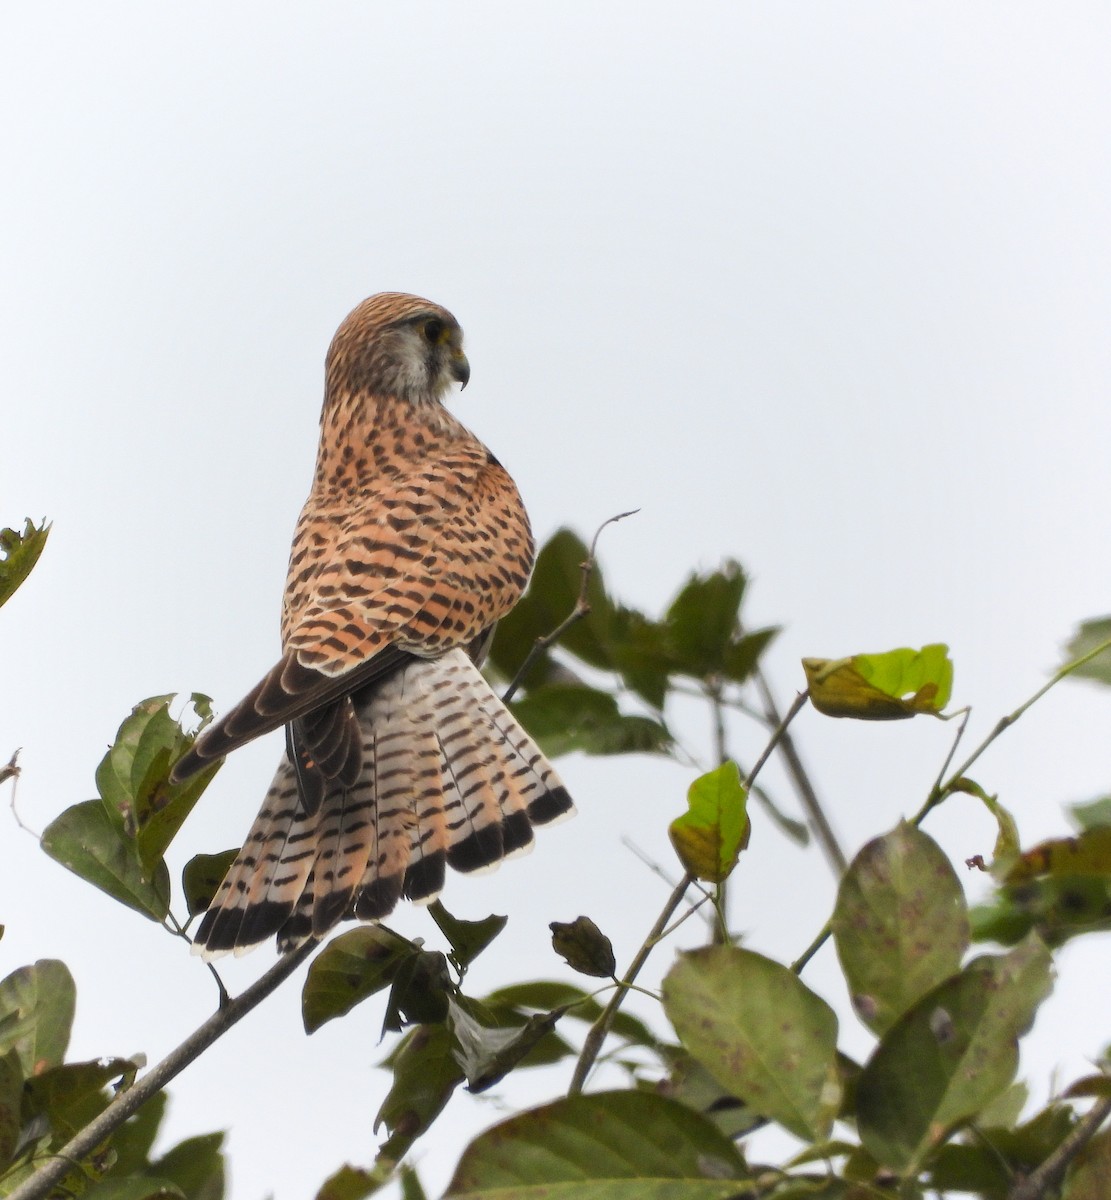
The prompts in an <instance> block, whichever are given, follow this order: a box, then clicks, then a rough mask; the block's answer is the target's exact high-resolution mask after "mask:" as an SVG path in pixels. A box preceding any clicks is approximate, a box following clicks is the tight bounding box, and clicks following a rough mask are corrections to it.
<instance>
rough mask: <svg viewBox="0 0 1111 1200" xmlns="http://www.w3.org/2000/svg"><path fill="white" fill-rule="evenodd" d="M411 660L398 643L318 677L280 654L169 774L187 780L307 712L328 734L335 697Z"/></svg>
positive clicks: (384, 677) (348, 694)
mask: <svg viewBox="0 0 1111 1200" xmlns="http://www.w3.org/2000/svg"><path fill="white" fill-rule="evenodd" d="M411 658H412V655H410V654H406V653H405V651H403V650H400V649H398V648H397V647H396V646H387V647H386V648H385V649H384V650H382V651H381V652H380V653H379V654H376V655H375V656H374V657H373V658H372V659H370V660H368V661H367V662H363V663H360V664H358V666H356V667H355V668H354V669H353V670H351V671H349V672H348V673H347V674H346V675H343V676H334V675H322V674H321V673H320V672H319V671H315V670H313V668H312V667H306V666H304V665H302V664H301V663H300V662H298V660H297V657H296V655H293V654H286V655H284V656H283V657H282V659H281V661H280V662H279V663H278V664H277V665H276V666H275V667H274V668H273V669H272V670H271V671H269V672H268V673H267V674H266V675H265V676H264V677H263V678H262V679H261V680H260V681H259V683H257V684H256V685H255V686H254V687H253V688H252V689H251V690H250V691H249V692H248V693H247V695H246V696H244V697H243V699H242V700H240V701H239V703H238V704H237V705H235V707H234V708H232V709H231V710H230V711H229V712H227V713H225V714H224V716H222V717H221V718H220V719H219V720H218V721H217V722H216V723H215V724H213V725H211V726H210V727H209V728H208V729H206V730H205V731H204V733H202V734H201V736H200V737H199V738H197V741H196V743H195V744H194V746H193V747H192V748H191V749H190V750H189V751H188V753H187V754H185V755H184V756H183V757H182V758H181V760H180V761H179V762H178V763H177V765H176V766H175V767H174V772H173V778H174V779H175V781H180V780H182V779H187V778H188V777H189V776H190V775H195V774H196V773H197V772H198V771H201V770H203V769H204V768H205V767H206V766H207V765H208V764H209V763H210V762H212V761H213V760H214V759H217V758H223V757H224V756H225V755H227V754H230V753H231V752H232V751H233V750H237V749H238V748H239V747H240V746H243V745H246V743H247V742H250V741H253V740H254V739H255V738H257V737H261V736H262V735H263V734H264V733H269V732H270V731H271V730H273V729H278V728H280V727H281V726H282V725H289V724H290V723H291V722H297V721H298V720H299V719H302V718H306V717H308V716H309V715H310V714H312V716H313V720H314V722H315V724H314V725H310V728H315V729H317V730H320V731H321V732H322V733H326V732H327V730H326V728H325V726H326V723H327V722H328V721H329V719H330V718H329V717H328V716H327V714H328V712H329V710H330V709H333V708H336V701H342V700H344V699H345V698H346V697H348V696H350V694H351V693H352V692H353V691H357V690H358V689H359V688H361V687H364V686H365V685H366V684H368V683H373V682H375V681H377V680H381V679H386V678H388V677H389V676H390V675H392V674H393V673H394V672H395V671H397V670H399V669H400V668H401V667H403V666H404V665H405V663H407V662H408V661H409V660H410V659H411ZM318 714H319V715H318ZM356 770H357V769H356ZM337 774H338V771H337Z"/></svg>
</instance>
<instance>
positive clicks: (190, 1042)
mask: <svg viewBox="0 0 1111 1200" xmlns="http://www.w3.org/2000/svg"><path fill="white" fill-rule="evenodd" d="M317 944H318V943H317V942H315V941H309V942H306V943H305V944H304V945H303V946H300V947H298V948H297V949H296V950H294V951H293V952H292V953H290V954H287V955H285V956H283V957H282V958H280V959H278V961H277V962H276V963H275V964H274V965H273V966H272V967H271V968H270V970H269V971H267V972H266V974H265V975H263V976H262V977H261V978H260V979H257V980H255V982H254V983H252V984H251V986H250V987H249V988H247V990H246V991H244V992H242V993H241V994H240V995H238V996H236V997H235V999H234V1000H229V1001H228V1003H227V1004H225V1005H224V1006H223V1007H222V1008H220V1009H218V1010H217V1011H216V1012H215V1013H213V1015H212V1016H211V1017H209V1018H208V1020H207V1021H205V1023H204V1024H203V1025H201V1026H199V1027H198V1028H197V1029H196V1030H194V1032H193V1033H191V1034H190V1035H189V1036H188V1037H187V1038H186V1039H185V1041H184V1042H182V1043H181V1045H180V1046H178V1047H177V1049H175V1050H171V1051H170V1053H169V1054H167V1055H166V1057H165V1058H164V1059H163V1060H162V1061H161V1062H160V1063H158V1065H157V1066H155V1067H152V1068H151V1069H150V1071H148V1072H147V1074H146V1075H144V1076H142V1078H140V1079H139V1080H137V1081H136V1082H135V1083H134V1084H132V1085H131V1087H129V1088H127V1089H126V1090H125V1091H122V1092H120V1093H119V1094H118V1095H117V1096H116V1098H115V1099H114V1100H113V1101H112V1102H111V1104H109V1105H108V1107H107V1108H106V1109H105V1110H104V1111H103V1112H102V1113H101V1114H100V1116H99V1117H97V1118H96V1119H95V1120H94V1121H90V1122H89V1124H88V1125H86V1126H85V1127H84V1129H82V1130H81V1131H80V1133H78V1134H77V1136H76V1137H74V1138H73V1139H72V1140H71V1141H70V1142H68V1143H67V1144H66V1145H65V1146H63V1147H62V1149H61V1150H59V1151H58V1153H57V1154H53V1155H51V1156H50V1158H49V1159H48V1160H47V1161H46V1162H45V1163H44V1165H43V1166H42V1167H40V1168H39V1169H38V1170H37V1171H36V1172H35V1173H34V1175H32V1176H31V1178H30V1179H27V1180H25V1181H24V1182H23V1183H21V1184H20V1185H19V1187H17V1188H16V1189H15V1191H13V1192H10V1193H9V1195H8V1200H44V1198H45V1197H47V1196H49V1195H50V1193H51V1192H52V1190H53V1189H54V1186H55V1184H57V1183H58V1182H60V1180H61V1179H62V1178H63V1177H64V1176H65V1175H66V1173H67V1172H68V1171H70V1170H71V1169H72V1167H73V1164H74V1163H75V1162H80V1161H81V1159H83V1158H85V1157H87V1156H88V1155H89V1154H91V1153H92V1152H93V1151H94V1150H95V1149H96V1147H97V1146H99V1145H100V1144H101V1142H103V1141H104V1139H105V1138H107V1137H109V1136H110V1135H111V1134H113V1133H114V1132H115V1131H116V1130H117V1129H118V1128H119V1127H120V1126H121V1125H122V1124H123V1123H124V1121H126V1120H127V1118H128V1117H130V1116H131V1114H132V1113H134V1112H136V1111H137V1110H138V1109H139V1107H140V1105H142V1104H143V1103H144V1102H145V1101H147V1100H149V1099H150V1097H151V1096H153V1095H155V1094H156V1093H157V1092H160V1091H161V1090H162V1089H163V1088H164V1087H165V1086H166V1085H167V1084H168V1083H169V1082H170V1080H171V1079H173V1078H174V1077H175V1076H176V1075H178V1074H180V1073H181V1072H182V1071H183V1070H184V1069H185V1068H186V1067H187V1066H188V1065H189V1064H190V1063H191V1062H192V1061H193V1060H194V1059H195V1058H197V1057H198V1056H199V1055H200V1054H202V1053H203V1052H204V1051H205V1050H207V1049H208V1047H209V1046H211V1045H212V1043H213V1042H215V1041H216V1040H217V1039H218V1038H220V1037H222V1036H223V1035H224V1034H225V1033H227V1031H228V1030H229V1029H230V1028H231V1027H232V1026H233V1025H234V1024H235V1023H236V1022H237V1021H239V1020H240V1019H241V1018H242V1017H245V1016H246V1015H247V1013H249V1012H250V1011H251V1010H252V1009H253V1008H255V1007H256V1006H257V1005H258V1004H259V1003H261V1001H263V1000H265V999H266V997H267V996H269V995H270V993H271V992H272V991H274V989H275V988H276V987H277V986H278V985H279V984H280V983H282V982H284V981H285V980H286V979H288V978H289V976H290V975H292V974H293V972H294V971H295V970H297V968H298V967H299V966H300V965H301V964H302V963H303V962H304V961H305V959H307V958H308V957H309V955H310V954H312V952H313V951H314V950H315V949H316V947H317Z"/></svg>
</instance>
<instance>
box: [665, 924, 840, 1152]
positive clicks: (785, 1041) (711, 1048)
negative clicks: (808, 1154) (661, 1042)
mask: <svg viewBox="0 0 1111 1200" xmlns="http://www.w3.org/2000/svg"><path fill="white" fill-rule="evenodd" d="M663 1001H664V1009H665V1011H666V1012H667V1015H668V1017H669V1018H670V1020H671V1023H672V1024H673V1025H674V1026H675V1031H676V1033H678V1035H679V1040H680V1041H681V1042H682V1043H683V1045H684V1046H685V1047H686V1048H687V1050H689V1051H690V1053H691V1054H693V1055H694V1057H695V1058H697V1059H698V1060H699V1062H701V1063H702V1065H703V1066H704V1067H705V1068H706V1069H707V1070H708V1071H709V1072H710V1074H711V1075H712V1076H713V1077H714V1078H715V1079H716V1080H717V1081H718V1083H720V1084H721V1086H722V1087H723V1088H724V1089H725V1090H726V1091H727V1092H728V1093H729V1094H730V1095H733V1096H736V1097H738V1098H739V1099H741V1100H743V1101H744V1102H745V1103H746V1104H747V1105H748V1106H749V1107H750V1108H752V1109H753V1110H754V1111H755V1112H758V1113H760V1114H761V1115H762V1116H765V1117H768V1118H769V1119H771V1120H773V1121H778V1122H779V1123H780V1124H781V1125H783V1126H784V1127H785V1128H786V1129H788V1130H790V1131H791V1132H792V1133H794V1134H796V1135H797V1136H798V1137H801V1138H805V1139H807V1140H810V1141H816V1140H818V1139H820V1138H824V1137H826V1136H827V1135H828V1134H829V1130H830V1127H831V1125H832V1123H833V1117H834V1115H835V1114H836V1112H837V1108H838V1104H839V1102H840V1097H841V1087H840V1082H839V1079H838V1073H837V1017H836V1016H835V1015H834V1013H833V1010H832V1009H831V1008H830V1007H829V1005H828V1004H826V1002H825V1001H824V1000H822V999H821V998H820V997H819V996H817V995H815V994H814V993H813V992H812V991H810V989H809V988H808V987H806V985H805V984H804V983H803V982H802V981H801V980H800V979H799V978H798V977H797V976H796V975H794V974H793V973H792V972H791V971H789V970H788V969H787V968H786V967H784V966H782V965H780V964H779V963H777V962H773V961H772V960H771V959H769V958H765V957H764V956H763V955H761V954H756V953H754V952H753V951H751V950H741V949H739V948H737V947H735V946H707V947H705V948H703V949H701V950H694V951H691V952H689V953H686V954H682V955H680V957H679V960H678V962H677V963H676V964H675V966H674V967H672V969H671V970H670V971H669V972H668V975H667V977H666V978H665V979H664V983H663Z"/></svg>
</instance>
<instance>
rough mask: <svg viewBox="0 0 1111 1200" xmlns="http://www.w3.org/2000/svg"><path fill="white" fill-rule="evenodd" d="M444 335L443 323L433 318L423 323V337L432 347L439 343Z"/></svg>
mask: <svg viewBox="0 0 1111 1200" xmlns="http://www.w3.org/2000/svg"><path fill="white" fill-rule="evenodd" d="M443 335H444V323H443V321H441V320H440V319H439V318H438V317H433V318H432V320H431V321H425V323H424V336H425V337H426V338H427V339H428V341H429V342H431V343H432V345H433V346H435V345H436V343H437V342H439V340H440V338H441V337H443Z"/></svg>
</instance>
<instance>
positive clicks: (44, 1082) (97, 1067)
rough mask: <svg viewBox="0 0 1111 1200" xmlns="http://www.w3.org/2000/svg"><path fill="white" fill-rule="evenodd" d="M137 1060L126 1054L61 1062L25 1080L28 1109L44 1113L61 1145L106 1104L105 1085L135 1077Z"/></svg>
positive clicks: (31, 1111)
mask: <svg viewBox="0 0 1111 1200" xmlns="http://www.w3.org/2000/svg"><path fill="white" fill-rule="evenodd" d="M137 1069H138V1067H137V1066H136V1064H135V1063H134V1062H132V1061H130V1060H129V1059H125V1058H105V1059H98V1060H96V1061H94V1062H79V1063H62V1064H61V1065H59V1066H54V1067H51V1068H50V1069H49V1070H46V1071H42V1072H40V1073H39V1074H37V1075H34V1076H32V1077H31V1078H30V1079H28V1080H27V1086H26V1106H27V1111H28V1112H29V1113H31V1114H35V1115H40V1114H41V1115H43V1116H45V1117H47V1118H48V1119H49V1121H50V1129H51V1133H52V1136H53V1138H54V1143H55V1145H57V1146H61V1145H63V1144H64V1143H65V1142H67V1141H69V1139H70V1138H71V1137H73V1135H74V1134H75V1133H77V1131H78V1130H79V1129H83V1128H84V1127H85V1126H86V1125H87V1124H88V1123H89V1122H90V1121H91V1120H93V1118H94V1117H97V1116H99V1115H100V1113H102V1112H103V1111H104V1109H105V1108H107V1106H108V1102H109V1100H110V1099H111V1096H109V1095H108V1093H107V1092H106V1091H105V1085H106V1084H108V1083H110V1082H112V1080H114V1079H120V1080H124V1081H130V1080H133V1079H134V1078H135V1072H136V1070H137Z"/></svg>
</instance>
